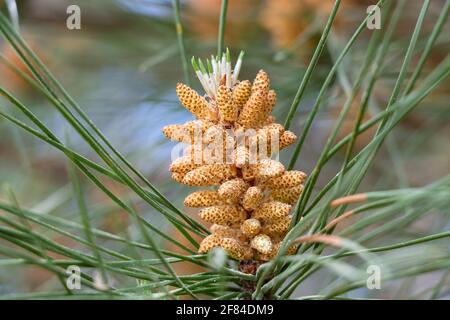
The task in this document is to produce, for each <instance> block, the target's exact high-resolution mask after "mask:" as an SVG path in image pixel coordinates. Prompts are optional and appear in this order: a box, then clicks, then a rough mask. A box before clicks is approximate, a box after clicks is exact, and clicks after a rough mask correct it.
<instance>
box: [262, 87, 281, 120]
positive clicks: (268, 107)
mask: <svg viewBox="0 0 450 320" xmlns="http://www.w3.org/2000/svg"><path fill="white" fill-rule="evenodd" d="M276 103H277V94H276V92H275V90H269V92H268V93H267V99H266V104H265V106H264V110H263V112H262V113H261V115H260V116H259V121H260V122H261V123H262V124H263V125H264V122H265V120H266V119H267V117H268V116H269V115H270V114H271V113H272V110H273V108H274V107H275V104H276Z"/></svg>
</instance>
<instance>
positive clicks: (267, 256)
mask: <svg viewBox="0 0 450 320" xmlns="http://www.w3.org/2000/svg"><path fill="white" fill-rule="evenodd" d="M280 247H281V241H279V242H276V243H274V245H273V247H272V251H271V252H270V253H269V254H259V255H258V258H259V259H260V260H262V261H270V260H272V259H273V258H274V257H275V256H276V255H277V253H278V251H279V250H280ZM296 251H297V245H296V244H293V245H291V246H290V247H289V248H288V249H287V251H286V255H288V256H289V255H293V254H295V252H296Z"/></svg>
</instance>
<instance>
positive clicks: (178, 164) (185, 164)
mask: <svg viewBox="0 0 450 320" xmlns="http://www.w3.org/2000/svg"><path fill="white" fill-rule="evenodd" d="M194 160H195V159H194V158H192V157H191V156H183V157H180V158H178V159H176V160H175V161H174V162H172V164H171V165H170V167H169V170H170V171H171V172H176V173H184V174H186V173H188V172H189V171H191V170H194V169H195V168H197V167H199V166H200V164H195V162H194Z"/></svg>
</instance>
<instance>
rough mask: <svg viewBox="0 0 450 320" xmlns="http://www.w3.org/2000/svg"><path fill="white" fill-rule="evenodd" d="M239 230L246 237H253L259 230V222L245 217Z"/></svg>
mask: <svg viewBox="0 0 450 320" xmlns="http://www.w3.org/2000/svg"><path fill="white" fill-rule="evenodd" d="M241 231H242V233H243V234H244V235H246V236H247V237H254V236H256V235H257V234H258V233H259V232H260V231H261V222H259V220H258V219H253V218H252V219H247V220H245V221H244V222H242V225H241Z"/></svg>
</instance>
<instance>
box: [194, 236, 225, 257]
mask: <svg viewBox="0 0 450 320" xmlns="http://www.w3.org/2000/svg"><path fill="white" fill-rule="evenodd" d="M221 241H222V238H220V237H219V236H217V235H214V234H210V235H209V236H207V237H206V238H205V239H203V240H202V242H201V243H200V246H199V248H198V252H199V253H207V252H208V251H209V250H211V249H212V248H215V247H219V246H220V244H221Z"/></svg>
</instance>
